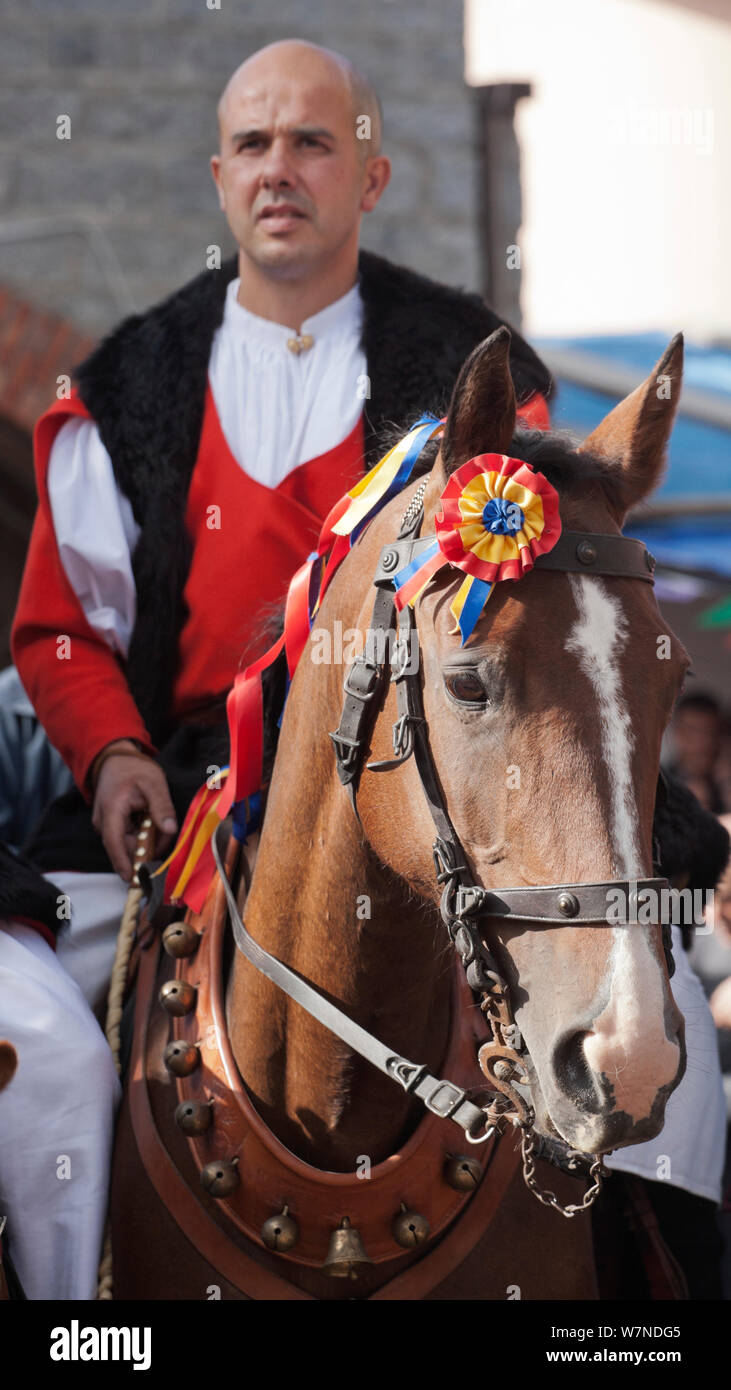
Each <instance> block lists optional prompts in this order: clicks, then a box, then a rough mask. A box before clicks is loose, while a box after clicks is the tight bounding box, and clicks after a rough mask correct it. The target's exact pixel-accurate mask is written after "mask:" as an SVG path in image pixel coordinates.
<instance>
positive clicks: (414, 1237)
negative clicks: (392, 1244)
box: [391, 1202, 431, 1250]
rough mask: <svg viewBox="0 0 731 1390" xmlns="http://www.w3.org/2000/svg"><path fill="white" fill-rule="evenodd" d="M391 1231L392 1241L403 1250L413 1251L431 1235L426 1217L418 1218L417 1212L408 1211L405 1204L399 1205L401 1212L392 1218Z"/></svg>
mask: <svg viewBox="0 0 731 1390" xmlns="http://www.w3.org/2000/svg"><path fill="white" fill-rule="evenodd" d="M391 1230H392V1231H393V1238H394V1240H395V1241H396V1243H397V1244H398V1245H402V1246H403V1248H404V1250H415V1249H416V1247H417V1245H423V1244H424V1241H425V1240H428V1239H429V1236H430V1235H431V1226H430V1225H429V1222H428V1221H427V1219H426V1217H425V1216H420V1215H419V1213H418V1211H409V1210H408V1208H407V1206H406V1203H405V1202H402V1203H401V1210H400V1212H399V1214H398V1216H395V1217H394V1219H393V1223H392V1226H391Z"/></svg>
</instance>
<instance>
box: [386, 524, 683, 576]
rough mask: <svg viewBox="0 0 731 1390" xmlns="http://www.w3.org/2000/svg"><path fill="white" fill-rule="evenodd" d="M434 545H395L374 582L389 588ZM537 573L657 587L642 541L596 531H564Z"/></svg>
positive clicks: (421, 541)
mask: <svg viewBox="0 0 731 1390" xmlns="http://www.w3.org/2000/svg"><path fill="white" fill-rule="evenodd" d="M433 541H434V536H433V535H429V536H421V537H419V538H418V539H414V538H413V537H411V538H408V539H405V540H404V539H399V540H395V541H392V542H391V544H390V545H387V546H385V547H384V549H383V550H382V552H381V556H380V559H379V561H378V566H377V569H376V572H375V575H374V578H373V582H374V584H376V585H383V584H390V583H391V582H392V580H393V577H394V575H395V574H397V573H398V572H399V570H401V569H403V568H404V566H405V565H407V564H408V563H409V561H410V560H413V559H415V558H416V556H417V555H419V554H421V552H422V551H423V550H426V548H427V546H429V545H431V544H432V543H433ZM533 568H534V569H537V570H562V571H567V570H568V571H569V572H571V573H577V574H601V575H606V576H607V577H608V578H615V579H642V580H644V582H645V583H647V584H654V582H655V579H654V574H655V558H654V556H653V555H651V554H650V551H649V550H648V549H647V546H646V545H645V544H644V542H643V541H638V540H633V539H632V537H631V536H619V535H618V536H611V535H605V534H603V533H595V532H593V531H562V532H561V535H560V536H559V538H558V540H557V541H556V544H555V545H554V546H553V548H552V549H551V550H549V551H547V552H546V554H545V555H538V556H537V557H536V559H535V560H534V562H533Z"/></svg>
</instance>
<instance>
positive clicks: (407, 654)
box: [391, 628, 414, 683]
mask: <svg viewBox="0 0 731 1390" xmlns="http://www.w3.org/2000/svg"><path fill="white" fill-rule="evenodd" d="M413 631H414V629H413V628H412V629H411V631H410V632H409V633H408V635H407V636H405V637H397V639H396V641H395V642H394V644H393V648H392V651H391V680H392V681H393V682H394V683H395V682H396V681H400V680H403V678H404V676H405V675H407V674H408V668H409V666H410V664H411V641H412V636H413Z"/></svg>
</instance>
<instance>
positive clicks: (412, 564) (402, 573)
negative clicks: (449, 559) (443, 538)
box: [393, 541, 439, 590]
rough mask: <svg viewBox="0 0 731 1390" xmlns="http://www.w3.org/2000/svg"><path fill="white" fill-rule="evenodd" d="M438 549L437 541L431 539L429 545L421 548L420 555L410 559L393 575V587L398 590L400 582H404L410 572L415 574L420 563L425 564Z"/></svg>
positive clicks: (410, 574)
mask: <svg viewBox="0 0 731 1390" xmlns="http://www.w3.org/2000/svg"><path fill="white" fill-rule="evenodd" d="M438 549H439V543H438V541H432V543H431V545H428V546H427V547H426V549H425V550H422V552H421V554H420V555H417V556H416V557H415V558H414V559H413V560H410V561H409V563H408V565H404V568H403V569H402V570H399V572H398V574H397V575H394V580H393V583H394V588H395V589H396V590H399V589H400V588H401V586H402V584H405V583H406V581H407V580H408V579H410V578H411V576H412V574H416V572H417V570H420V569H421V567H422V565H425V564H426V562H427V560H431V558H432V555H436V553H437V551H438Z"/></svg>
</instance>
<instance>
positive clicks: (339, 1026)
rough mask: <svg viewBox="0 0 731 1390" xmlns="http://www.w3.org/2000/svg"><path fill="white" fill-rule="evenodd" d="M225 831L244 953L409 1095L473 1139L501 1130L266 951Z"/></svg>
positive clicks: (234, 918) (231, 902)
mask: <svg viewBox="0 0 731 1390" xmlns="http://www.w3.org/2000/svg"><path fill="white" fill-rule="evenodd" d="M221 833H223V834H226V825H225V822H224V823H222V824H221V825H219V826H218V827H217V829H216V832H215V834H214V836H213V840H212V847H213V857H214V860H215V862H216V868H217V870H218V874H219V880H220V882H221V884H222V885H223V891H224V893H225V895H226V902H227V904H228V910H229V914H230V918H231V925H232V927H233V934H234V940H235V942H236V945H237V946H238V948H239V950H240V951H241V953H242V955H244V956H245V957H246V959H247V960H248V961H250V962H251V964H252V965H254V966H255V967H256V969H257V970H258V971H260V973H261V974H262V975H265V976H266V978H267V979H268V980H271V981H272V982H273V984H275V985H277V987H278V988H279V989H281V990H283V991H284V993H285V994H288V995H289V997H290V999H294V1000H295V1002H296V1003H297V1004H300V1005H301V1006H302V1008H304V1009H306V1010H307V1012H308V1013H309V1014H311V1016H312V1017H313V1018H316V1019H317V1021H318V1023H322V1024H323V1026H324V1027H325V1028H328V1029H329V1030H330V1032H331V1033H334V1034H335V1035H336V1037H338V1038H341V1039H342V1041H343V1042H344V1043H347V1045H348V1047H350V1048H352V1049H353V1051H354V1052H357V1053H358V1054H359V1056H361V1057H364V1058H365V1059H366V1061H367V1062H370V1063H371V1064H372V1066H374V1067H377V1068H378V1070H379V1071H381V1072H383V1073H384V1075H385V1076H389V1077H390V1078H391V1080H392V1081H397V1082H398V1083H399V1085H400V1086H402V1087H403V1089H404V1090H405V1091H407V1092H408V1093H409V1095H413V1096H416V1097H418V1099H419V1100H421V1101H422V1102H423V1104H424V1105H425V1106H426V1108H427V1110H431V1112H432V1114H434V1115H438V1116H439V1117H440V1119H445V1120H454V1123H455V1124H457V1125H459V1126H460V1128H461V1129H463V1130H464V1133H465V1138H466V1139H467V1140H468V1141H469V1143H472V1144H475V1143H483V1142H484V1141H485V1140H487V1139H489V1138H490V1136H491V1135H492V1134H494V1132H495V1129H494V1126H490V1127H489V1128H488V1129H485V1112H484V1110H483V1109H482V1108H481V1107H480V1106H477V1105H475V1104H473V1102H472V1101H471V1100H468V1098H467V1093H466V1091H463V1090H462V1088H461V1087H460V1086H455V1085H454V1084H453V1083H452V1082H451V1081H443V1080H440V1079H439V1078H438V1077H435V1076H432V1074H431V1072H430V1071H429V1069H428V1067H426V1066H424V1065H422V1064H420V1063H418V1062H410V1061H409V1060H408V1058H406V1057H401V1056H399V1054H398V1053H397V1052H394V1051H393V1049H391V1048H388V1047H385V1046H384V1044H383V1043H382V1042H380V1041H379V1040H378V1038H374V1037H373V1035H372V1034H371V1033H368V1032H366V1030H365V1028H361V1026H360V1024H358V1023H354V1022H353V1020H352V1018H348V1016H347V1014H344V1013H343V1012H342V1010H340V1009H338V1008H337V1007H336V1005H335V1004H331V1003H330V1000H329V999H326V998H325V996H324V995H323V994H320V992H319V991H318V990H316V989H313V987H312V985H309V984H307V982H306V980H303V979H301V977H300V976H299V975H296V974H295V972H294V971H293V970H290V969H289V966H287V965H285V964H284V962H283V961H281V960H277V958H276V956H272V955H270V953H269V952H268V951H265V950H264V949H263V948H262V947H261V946H260V945H259V944H258V942H256V941H255V940H254V938H253V937H252V936H250V935H249V933H248V931H247V930H246V926H245V924H244V921H243V919H242V917H241V914H240V913H239V909H238V904H237V902H236V898H235V896H234V894H233V891H232V889H231V885H230V883H229V881H228V878H227V875H226V871H225V869H224V866H223V862H222V858H221V851H220V849H219V845H218V837H219V835H221ZM478 1129H481V1130H482V1132H481V1133H477V1132H476V1131H477V1130H478Z"/></svg>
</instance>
